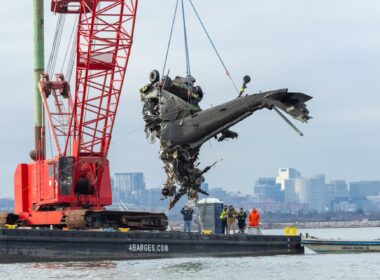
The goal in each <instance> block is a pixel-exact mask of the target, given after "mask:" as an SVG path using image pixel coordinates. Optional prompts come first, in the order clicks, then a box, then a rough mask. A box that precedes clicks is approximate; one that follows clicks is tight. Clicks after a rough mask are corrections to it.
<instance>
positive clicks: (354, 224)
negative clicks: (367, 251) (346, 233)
mask: <svg viewBox="0 0 380 280" xmlns="http://www.w3.org/2000/svg"><path fill="white" fill-rule="evenodd" d="M285 227H295V228H298V229H313V228H361V227H380V221H368V220H362V221H342V222H293V223H263V224H261V228H262V229H283V228H285Z"/></svg>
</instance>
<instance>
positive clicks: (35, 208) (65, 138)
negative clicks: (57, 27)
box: [15, 0, 167, 230]
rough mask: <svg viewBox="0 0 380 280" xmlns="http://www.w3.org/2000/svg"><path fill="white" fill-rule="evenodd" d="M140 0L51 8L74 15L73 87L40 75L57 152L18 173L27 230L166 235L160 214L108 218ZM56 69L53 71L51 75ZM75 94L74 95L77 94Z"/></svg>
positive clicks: (94, 0)
mask: <svg viewBox="0 0 380 280" xmlns="http://www.w3.org/2000/svg"><path fill="white" fill-rule="evenodd" d="M137 4H138V0H52V1H51V11H52V12H54V13H59V14H77V15H78V26H77V29H76V34H77V36H76V79H75V85H74V87H73V90H71V89H70V85H69V81H66V80H65V77H64V76H63V74H60V73H58V74H56V75H55V76H56V79H55V80H54V81H52V80H51V78H50V77H49V74H48V73H44V74H41V75H40V81H39V83H38V88H39V91H40V94H41V100H42V103H43V105H44V113H45V115H46V118H47V120H48V122H49V126H50V130H51V134H52V136H53V141H54V144H55V147H56V150H57V154H56V156H55V157H53V158H50V159H45V158H42V157H38V156H37V157H35V158H33V160H34V162H32V163H29V164H25V163H24V164H19V165H18V166H17V169H16V172H15V212H16V214H17V215H19V218H20V219H19V220H20V221H22V223H23V224H26V225H31V226H44V225H54V226H56V227H64V226H68V227H71V228H99V227H114V228H118V227H131V228H136V229H161V230H163V229H165V228H166V226H167V217H166V215H165V214H163V213H146V212H122V211H106V209H105V208H104V207H105V206H108V205H111V204H112V193H111V179H110V168H109V162H108V159H107V154H108V150H109V147H110V142H111V135H112V130H113V126H114V121H115V116H116V112H117V108H118V104H119V100H120V94H121V91H122V87H123V82H124V78H125V73H126V70H127V65H128V60H129V56H130V52H131V47H132V42H133V33H134V27H135V17H136V10H137ZM53 68H54V67H53ZM72 92H73V94H72Z"/></svg>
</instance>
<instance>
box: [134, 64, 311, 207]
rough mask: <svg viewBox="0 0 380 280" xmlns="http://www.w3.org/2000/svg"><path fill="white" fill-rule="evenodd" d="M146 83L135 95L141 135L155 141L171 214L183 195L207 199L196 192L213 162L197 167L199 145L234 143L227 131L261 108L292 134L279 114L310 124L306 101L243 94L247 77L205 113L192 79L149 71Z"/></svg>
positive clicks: (299, 96) (293, 95)
mask: <svg viewBox="0 0 380 280" xmlns="http://www.w3.org/2000/svg"><path fill="white" fill-rule="evenodd" d="M149 79H150V83H149V84H148V85H146V86H144V87H143V88H142V89H141V90H140V92H141V100H142V103H143V112H142V113H143V118H144V121H145V132H146V133H147V137H150V139H151V140H152V141H154V140H155V139H159V141H160V159H161V160H162V161H163V163H164V170H165V172H166V175H167V179H166V182H165V184H164V186H163V188H162V195H163V196H164V197H165V198H169V199H170V202H169V208H170V209H171V208H173V207H174V205H175V204H176V203H177V202H178V200H179V199H180V198H181V197H182V196H183V195H185V194H187V196H188V197H189V198H190V199H196V198H197V197H198V193H202V194H206V195H207V192H206V191H204V190H202V188H201V185H202V182H204V180H205V179H204V176H203V175H204V174H205V173H206V172H207V171H209V170H210V168H211V167H212V166H213V165H215V163H214V164H212V165H210V166H207V167H205V168H203V169H202V168H199V162H198V157H199V151H200V148H201V146H202V145H203V144H204V143H205V142H206V141H208V140H209V139H211V138H216V139H217V140H218V141H223V140H225V139H228V138H232V139H233V138H237V137H238V134H237V133H236V132H233V131H231V130H230V129H229V128H230V127H231V126H233V125H235V124H237V123H239V122H241V121H242V120H244V119H245V118H247V117H249V116H250V115H252V114H253V113H254V112H255V111H257V110H261V109H264V108H266V109H269V110H271V109H274V110H275V111H276V112H277V113H279V114H280V116H281V117H282V118H283V119H284V120H285V121H287V122H288V124H290V125H291V126H292V127H293V128H294V129H296V128H295V127H294V126H293V125H292V123H290V122H289V120H287V118H286V117H285V116H284V115H283V114H282V113H281V112H280V110H282V111H283V112H285V113H287V114H289V115H290V116H292V117H293V118H294V119H297V120H299V121H301V122H307V121H308V120H309V119H310V116H309V111H308V110H307V108H306V104H305V103H306V102H307V101H309V100H310V99H311V98H312V97H311V96H308V95H306V94H303V93H298V92H288V90H287V89H279V90H273V91H267V92H262V93H258V94H251V95H243V93H244V90H245V88H246V84H247V83H249V82H250V78H249V76H245V77H244V83H243V86H242V89H241V91H240V94H239V96H238V97H237V98H234V99H233V100H231V101H228V102H225V103H223V104H220V105H218V106H214V107H212V108H209V109H206V110H202V109H201V108H200V106H199V103H200V102H201V100H202V98H203V91H202V88H201V87H200V86H196V85H195V79H194V78H193V77H192V76H188V77H186V78H184V77H178V76H177V77H176V78H175V79H173V80H172V79H171V78H170V77H169V76H164V77H162V79H160V74H159V72H158V71H156V70H154V71H152V72H151V73H150V77H149ZM279 109H280V110H279ZM296 130H297V129H296ZM297 132H298V133H299V134H301V133H300V132H299V131H298V130H297ZM301 135H302V134H301ZM177 186H178V187H177Z"/></svg>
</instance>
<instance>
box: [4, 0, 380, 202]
mask: <svg viewBox="0 0 380 280" xmlns="http://www.w3.org/2000/svg"><path fill="white" fill-rule="evenodd" d="M4 2H5V1H4ZM174 2H175V1H174V0H170V1H169V0H167V1H157V0H140V6H139V10H138V18H137V22H136V31H135V40H134V46H133V51H132V55H131V59H130V63H129V67H128V71H127V78H126V82H125V87H124V91H123V95H122V97H121V101H120V106H119V112H118V116H117V120H116V126H115V129H114V135H113V144H112V145H111V150H110V154H109V158H110V161H111V168H112V172H120V171H131V172H132V171H143V172H144V173H145V178H146V182H147V186H148V187H158V186H160V185H161V184H162V183H163V182H164V179H165V174H164V171H163V169H162V163H161V162H160V160H159V159H158V148H159V146H158V143H156V144H155V145H150V144H149V143H148V141H147V140H146V139H145V134H144V132H143V120H142V117H141V102H140V100H139V94H138V90H139V88H140V87H141V86H143V85H144V84H145V83H147V77H148V74H149V72H150V71H151V70H152V69H159V70H160V69H161V68H162V64H163V59H164V54H165V49H166V44H167V37H168V32H169V28H170V24H171V17H172V11H173V8H174ZM193 2H194V4H195V5H196V6H197V7H198V11H199V13H200V14H201V16H202V18H203V19H204V22H205V24H206V26H207V28H208V30H209V32H210V34H211V36H212V37H213V39H214V41H215V44H216V45H217V47H218V49H219V51H220V53H221V55H222V56H223V58H224V60H225V62H226V64H227V66H228V68H229V69H230V72H231V73H232V75H233V77H234V78H235V80H236V82H237V83H238V84H239V85H240V83H241V79H242V77H243V76H244V75H245V74H250V75H251V76H252V78H253V83H251V84H250V86H249V92H251V93H253V92H257V91H260V90H261V91H265V90H272V89H278V88H284V87H287V88H289V90H292V91H300V92H304V93H306V94H309V95H312V96H313V97H314V99H313V100H312V101H311V102H310V103H309V104H308V105H309V109H310V112H311V115H312V116H313V117H314V118H313V119H312V120H311V121H310V123H309V124H306V125H304V124H299V123H298V122H297V123H296V125H297V126H298V127H299V128H300V129H301V130H302V131H303V132H304V134H305V136H304V137H303V138H301V137H299V136H298V135H296V134H295V133H294V132H293V131H292V130H291V129H290V128H289V127H288V126H287V125H286V124H285V123H284V122H283V121H282V120H281V119H280V118H279V117H278V116H277V115H276V114H275V113H274V112H272V111H260V112H258V113H255V114H254V115H253V116H252V117H250V118H249V119H247V120H245V121H244V122H243V123H240V124H239V125H237V126H236V127H234V130H235V131H237V132H238V133H239V138H238V140H235V141H229V142H224V143H218V142H215V141H210V142H209V143H206V144H205V145H204V147H203V148H202V151H201V155H200V160H201V162H202V166H205V165H207V164H210V163H212V162H214V161H215V160H219V159H221V158H223V159H224V160H223V161H222V162H220V163H219V164H218V165H217V166H216V167H215V168H213V169H212V170H211V171H209V173H207V174H206V180H207V181H208V182H209V184H210V186H212V187H223V188H225V189H227V190H230V191H242V192H247V193H248V192H251V190H252V186H253V182H254V180H255V179H256V178H257V177H260V176H275V175H276V173H277V169H278V168H279V167H295V168H297V169H299V170H300V171H301V172H302V174H303V175H304V176H312V175H314V174H316V173H320V172H323V173H325V174H326V175H327V178H328V179H346V180H362V179H380V171H379V170H380V164H379V159H380V149H379V143H380V110H379V107H380V92H379V89H380V78H379V77H380V16H379V15H380V2H379V1H377V0H363V1H355V0H344V1H343V0H341V1H340V0H334V1H331V0H318V1H305V0H266V1H259V0H240V1H234V2H231V1H227V0H208V1H201V0H193ZM45 3H46V6H47V8H48V6H49V5H50V1H45ZM231 3H233V4H231ZM3 6H4V7H5V6H7V7H6V8H3V9H0V34H1V35H2V36H1V38H2V39H1V45H0V62H1V65H2V67H1V68H0V92H1V96H2V101H1V102H0V113H1V118H0V130H1V132H2V133H1V134H2V137H0V146H1V147H2V155H1V160H0V170H1V173H0V197H4V196H13V172H14V169H15V167H16V165H17V164H18V163H21V162H28V161H29V156H28V153H29V151H30V150H31V149H32V148H33V45H32V42H33V38H32V1H7V4H5V3H3ZM47 12H48V9H47ZM188 21H189V27H188V28H189V41H190V57H191V62H192V73H193V75H194V76H195V77H196V78H197V82H198V83H199V84H200V85H202V88H203V90H204V91H205V94H206V96H205V98H204V100H203V102H202V103H203V104H202V106H203V108H207V107H209V106H210V105H211V104H214V105H215V104H218V103H221V102H224V101H227V100H229V99H231V98H233V97H235V92H234V91H233V88H232V86H231V84H230V82H229V80H228V79H227V77H226V76H225V74H224V71H223V69H222V67H221V65H220V64H219V61H218V60H217V58H216V56H215V55H214V53H213V52H212V49H211V47H210V45H209V43H208V41H207V39H206V37H205V35H204V33H202V31H201V28H200V26H199V24H198V23H197V22H196V21H195V17H194V16H193V14H191V11H190V9H188ZM55 22H56V16H54V15H52V14H50V13H47V14H46V34H45V35H46V37H47V38H46V57H48V55H49V51H50V46H51V40H52V36H53V34H52V31H53V30H54V28H55ZM173 40H174V41H173V48H172V52H171V56H170V59H169V67H170V69H171V73H172V74H173V75H175V74H184V72H185V64H184V61H185V59H184V51H183V39H182V34H181V32H180V26H179V24H177V28H176V33H175V35H174V38H173Z"/></svg>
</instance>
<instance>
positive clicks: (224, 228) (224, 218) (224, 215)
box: [220, 205, 228, 234]
mask: <svg viewBox="0 0 380 280" xmlns="http://www.w3.org/2000/svg"><path fill="white" fill-rule="evenodd" d="M227 210H228V209H227V205H224V206H223V209H222V212H221V213H220V220H221V221H222V234H225V233H227Z"/></svg>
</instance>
